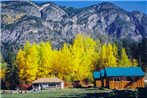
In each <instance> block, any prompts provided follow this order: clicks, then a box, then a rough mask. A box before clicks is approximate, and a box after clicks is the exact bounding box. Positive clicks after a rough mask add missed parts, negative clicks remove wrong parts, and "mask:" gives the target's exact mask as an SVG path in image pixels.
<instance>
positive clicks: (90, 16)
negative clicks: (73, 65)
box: [1, 1, 147, 48]
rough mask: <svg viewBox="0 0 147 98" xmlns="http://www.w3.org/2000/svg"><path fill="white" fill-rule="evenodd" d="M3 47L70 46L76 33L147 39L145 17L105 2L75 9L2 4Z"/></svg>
mask: <svg viewBox="0 0 147 98" xmlns="http://www.w3.org/2000/svg"><path fill="white" fill-rule="evenodd" d="M1 7H2V10H1V13H2V21H1V23H2V24H1V27H2V28H1V36H2V37H1V42H2V46H4V47H5V45H7V44H9V45H11V44H13V45H15V46H18V47H19V46H22V45H23V44H24V43H25V41H26V40H29V41H30V42H31V43H33V42H37V43H39V42H41V41H51V43H52V45H53V47H54V48H60V47H61V46H62V44H63V43H64V42H67V43H71V42H72V39H73V38H74V37H75V36H76V34H77V33H84V34H88V35H90V36H91V37H93V38H95V39H97V38H100V37H101V36H103V37H105V38H106V40H113V38H117V39H129V40H132V41H137V42H138V41H140V40H141V39H142V38H147V15H146V14H144V13H141V12H137V11H134V12H127V11H125V10H123V9H121V8H119V7H117V6H115V5H113V4H111V3H108V2H104V3H101V4H96V5H92V6H89V7H86V8H81V9H76V8H71V7H63V6H58V5H56V4H54V3H52V2H49V3H46V4H43V5H37V4H35V3H33V2H29V1H15V2H14V1H13V2H2V5H1Z"/></svg>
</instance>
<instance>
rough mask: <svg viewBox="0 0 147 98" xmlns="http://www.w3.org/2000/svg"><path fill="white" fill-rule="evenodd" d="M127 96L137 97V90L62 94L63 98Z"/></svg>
mask: <svg viewBox="0 0 147 98" xmlns="http://www.w3.org/2000/svg"><path fill="white" fill-rule="evenodd" d="M63 97H64V98H99V97H102V98H107V97H111V98H121V97H122V98H127V97H133V98H135V97H137V92H136V91H131V90H113V91H112V92H96V93H85V94H82V93H81V94H76V93H71V95H70V96H62V97H61V98H63Z"/></svg>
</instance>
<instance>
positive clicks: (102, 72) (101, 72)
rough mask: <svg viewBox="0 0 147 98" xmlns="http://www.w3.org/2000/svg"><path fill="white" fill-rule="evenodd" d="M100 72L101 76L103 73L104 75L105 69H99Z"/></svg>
mask: <svg viewBox="0 0 147 98" xmlns="http://www.w3.org/2000/svg"><path fill="white" fill-rule="evenodd" d="M100 74H101V76H102V77H104V75H105V70H104V69H102V70H100Z"/></svg>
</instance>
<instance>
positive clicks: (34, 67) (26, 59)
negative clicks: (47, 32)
mask: <svg viewBox="0 0 147 98" xmlns="http://www.w3.org/2000/svg"><path fill="white" fill-rule="evenodd" d="M38 60H39V57H38V49H37V44H36V43H34V44H32V45H30V43H29V42H27V43H26V44H25V47H24V50H22V49H20V50H19V52H18V54H17V57H16V64H17V65H18V69H19V79H20V82H21V83H23V84H25V83H31V82H32V81H33V80H35V79H36V75H37V72H38Z"/></svg>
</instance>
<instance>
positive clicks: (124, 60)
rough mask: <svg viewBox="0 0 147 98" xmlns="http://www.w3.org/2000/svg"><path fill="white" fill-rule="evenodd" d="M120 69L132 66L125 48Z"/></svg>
mask: <svg viewBox="0 0 147 98" xmlns="http://www.w3.org/2000/svg"><path fill="white" fill-rule="evenodd" d="M119 66H120V67H129V66H131V62H130V60H129V58H128V56H127V54H126V50H125V48H122V50H121V59H120V64H119Z"/></svg>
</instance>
